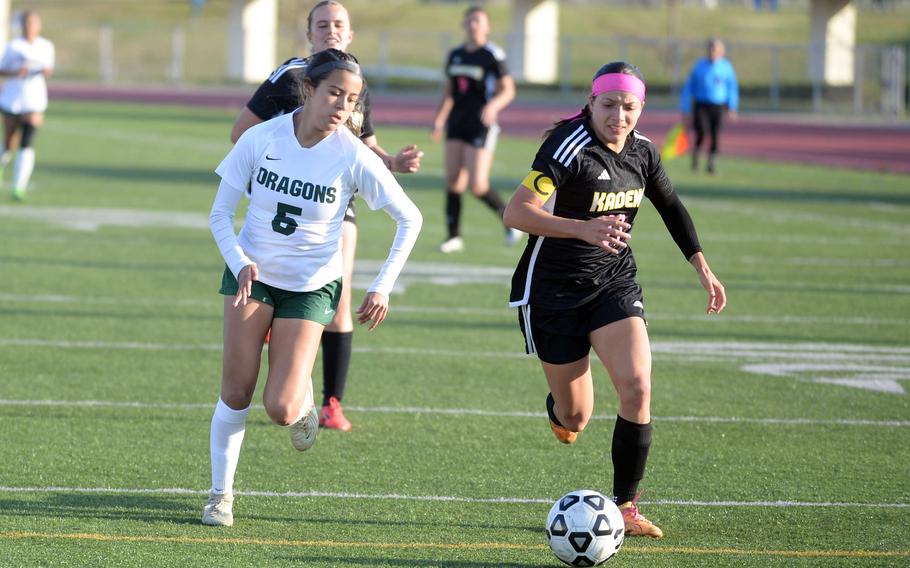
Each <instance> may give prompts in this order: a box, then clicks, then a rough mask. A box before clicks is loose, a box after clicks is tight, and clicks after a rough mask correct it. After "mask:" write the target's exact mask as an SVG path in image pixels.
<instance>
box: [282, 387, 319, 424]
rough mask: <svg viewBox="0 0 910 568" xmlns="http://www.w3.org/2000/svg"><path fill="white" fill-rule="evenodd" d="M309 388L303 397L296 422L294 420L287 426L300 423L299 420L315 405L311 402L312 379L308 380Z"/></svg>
mask: <svg viewBox="0 0 910 568" xmlns="http://www.w3.org/2000/svg"><path fill="white" fill-rule="evenodd" d="M309 387H310V390H308V391H307V393H306V395H304V397H303V404H302V405H301V406H300V415H299V416H298V417H297V420H294V422H292V423H291V424H288V426H292V425H293V424H296V423H298V422H300V420H301V419H302V418H303V417H304V416H306V415H307V414H308V413H309V412H310V409H311V408H313V407H314V406H315V405H316V403H315V402H314V400H313V377H310V378H309Z"/></svg>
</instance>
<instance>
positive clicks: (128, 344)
mask: <svg viewBox="0 0 910 568" xmlns="http://www.w3.org/2000/svg"><path fill="white" fill-rule="evenodd" d="M4 346H11V347H56V348H61V349H128V350H146V351H166V350H172V351H188V350H198V351H220V350H221V349H222V345H221V344H220V343H197V344H193V343H149V342H142V341H78V340H66V339H16V338H0V347H4ZM354 351H355V352H360V353H386V354H393V355H430V356H450V357H461V358H465V357H495V358H504V359H516V358H518V359H530V358H531V357H530V356H528V355H526V354H524V353H519V352H515V351H474V350H467V349H436V348H429V347H363V346H360V347H355V348H354ZM651 351H652V352H653V353H659V354H666V355H676V356H679V357H682V358H684V359H692V360H702V359H703V358H709V359H746V358H750V357H761V358H765V359H768V358H770V359H777V358H785V359H789V358H792V357H793V356H794V354H799V355H800V356H801V357H812V358H816V359H820V360H824V361H829V362H830V361H832V360H836V359H844V358H849V359H850V360H851V361H855V360H866V359H868V360H871V361H878V362H882V361H893V362H902V363H905V362H910V347H885V346H876V345H862V344H851V343H811V342H801V343H772V342H745V341H742V342H737V341H717V342H712V341H701V342H696V341H674V342H669V341H655V342H653V343H651Z"/></svg>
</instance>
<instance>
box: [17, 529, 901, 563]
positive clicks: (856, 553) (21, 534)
mask: <svg viewBox="0 0 910 568" xmlns="http://www.w3.org/2000/svg"><path fill="white" fill-rule="evenodd" d="M0 539H5V540H24V539H44V540H93V541H99V542H172V543H178V544H219V545H221V544H247V545H261V546H299V547H313V546H324V547H344V548H392V549H407V548H410V549H420V548H426V549H500V550H502V549H508V550H539V549H545V548H546V545H544V544H515V543H501V542H470V543H469V542H464V543H444V542H438V543H433V542H339V541H334V540H276V539H269V538H252V537H249V538H235V537H192V536H154V535H132V536H131V535H110V534H99V533H44V532H33V531H0ZM622 550H623V551H624V552H626V553H629V552H631V553H633V554H701V555H735V556H785V557H797V558H910V550H762V549H749V548H696V547H686V546H660V545H656V546H648V547H642V546H624V547H623V549H622Z"/></svg>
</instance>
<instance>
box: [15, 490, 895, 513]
mask: <svg viewBox="0 0 910 568" xmlns="http://www.w3.org/2000/svg"><path fill="white" fill-rule="evenodd" d="M0 493H107V494H117V495H123V494H126V495H208V490H200V489H187V488H183V487H163V488H160V489H128V488H120V487H62V486H48V487H11V486H0ZM234 495H239V496H247V497H278V498H285V499H287V498H291V499H305V498H312V497H321V498H331V499H374V500H382V501H447V502H458V503H502V504H527V503H545V504H548V505H549V504H550V503H553V501H554V500H555V498H548V497H531V498H520V497H486V498H483V497H459V496H457V495H405V494H401V493H346V492H334V491H286V492H276V491H237V492H235V493H234ZM641 503H642V504H646V505H679V506H685V507H771V508H782V507H822V508H832V507H865V508H877V509H908V508H910V503H848V502H840V501H819V502H812V501H686V500H678V499H656V500H653V501H641Z"/></svg>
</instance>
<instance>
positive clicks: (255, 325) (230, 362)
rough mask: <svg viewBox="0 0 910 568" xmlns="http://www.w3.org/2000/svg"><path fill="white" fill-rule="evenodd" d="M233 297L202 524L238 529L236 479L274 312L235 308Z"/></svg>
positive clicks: (228, 300) (227, 311)
mask: <svg viewBox="0 0 910 568" xmlns="http://www.w3.org/2000/svg"><path fill="white" fill-rule="evenodd" d="M233 303H234V296H225V297H224V355H223V371H222V376H221V396H220V399H219V400H218V404H217V405H216V407H215V413H214V414H213V415H212V423H211V432H210V437H209V455H210V459H211V466H212V487H211V492H212V496H211V498H210V499H209V503H208V504H207V505H206V507H205V509H204V511H203V517H202V522H203V523H205V524H209V525H231V524H233V522H234V521H233V513H232V509H231V506H232V503H233V497H232V492H233V485H234V474H235V473H236V471H237V463H238V461H239V459H240V446H241V444H242V443H243V435H244V432H245V429H246V416H247V413H248V412H249V409H250V401H251V400H252V398H253V391H254V390H255V389H256V379H257V377H258V376H259V365H260V358H261V356H262V338H263V336H264V335H265V332H266V331H267V330H268V327H269V323H270V322H271V320H272V312H273V309H272V307H271V306H269V305H267V304H263V303H260V302H257V301H251V302H250V303H248V304H247V305H246V306H240V307H237V308H235V307H234V306H233Z"/></svg>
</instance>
